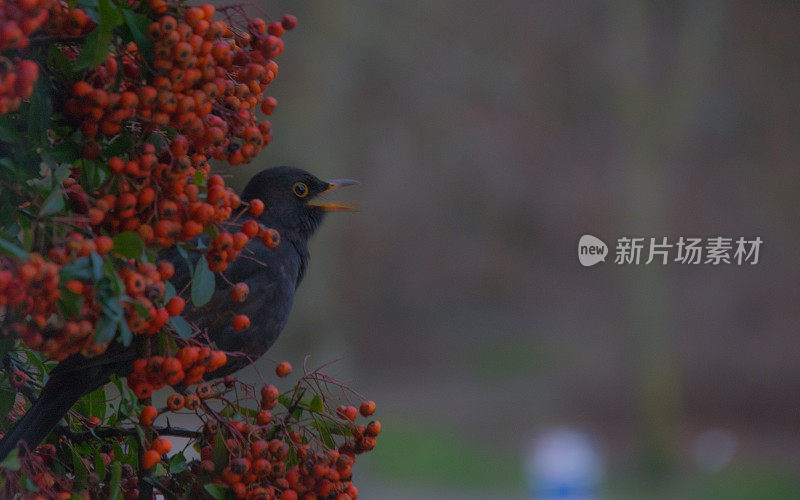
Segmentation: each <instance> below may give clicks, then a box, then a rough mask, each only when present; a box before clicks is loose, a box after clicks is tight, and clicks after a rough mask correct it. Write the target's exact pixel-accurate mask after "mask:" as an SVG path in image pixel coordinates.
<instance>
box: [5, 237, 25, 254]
mask: <svg viewBox="0 0 800 500" xmlns="http://www.w3.org/2000/svg"><path fill="white" fill-rule="evenodd" d="M0 253H3V254H6V255H8V256H10V257H16V258H18V259H27V258H28V252H26V251H25V250H23V249H21V248H20V247H18V246H17V245H15V244H14V243H11V242H10V241H8V240H5V239H3V238H0Z"/></svg>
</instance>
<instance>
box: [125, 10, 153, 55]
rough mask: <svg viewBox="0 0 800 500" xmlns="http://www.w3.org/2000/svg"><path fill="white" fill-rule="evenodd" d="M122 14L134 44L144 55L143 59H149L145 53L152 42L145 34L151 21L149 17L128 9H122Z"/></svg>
mask: <svg viewBox="0 0 800 500" xmlns="http://www.w3.org/2000/svg"><path fill="white" fill-rule="evenodd" d="M122 16H123V17H124V18H125V25H126V26H127V27H128V29H129V30H130V31H131V35H132V37H133V41H134V42H136V46H137V47H138V48H139V50H140V51H141V52H142V54H143V55H144V56H145V59H149V58H148V57H147V55H148V54H149V53H150V52H151V50H152V46H153V44H152V42H151V41H150V38H149V37H148V36H147V28H148V27H149V26H150V23H152V22H153V21H152V20H151V19H150V18H149V17H146V16H143V15H141V14H137V13H136V12H134V11H132V10H130V9H122Z"/></svg>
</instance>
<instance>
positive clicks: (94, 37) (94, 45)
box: [75, 26, 113, 69]
mask: <svg viewBox="0 0 800 500" xmlns="http://www.w3.org/2000/svg"><path fill="white" fill-rule="evenodd" d="M112 35H113V31H110V30H108V31H107V30H104V29H102V27H101V26H98V27H97V28H95V29H94V31H92V32H91V33H89V36H87V37H86V42H85V43H84V45H83V49H82V50H81V54H80V55H79V56H78V59H77V60H76V61H75V68H76V69H87V68H94V67H95V66H97V65H99V64H100V63H102V62H103V61H105V60H106V57H108V53H109V52H110V47H109V45H110V44H111V37H112Z"/></svg>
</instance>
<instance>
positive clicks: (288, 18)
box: [281, 14, 297, 30]
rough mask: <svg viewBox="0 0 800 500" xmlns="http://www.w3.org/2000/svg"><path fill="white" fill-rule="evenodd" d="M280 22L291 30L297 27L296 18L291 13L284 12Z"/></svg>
mask: <svg viewBox="0 0 800 500" xmlns="http://www.w3.org/2000/svg"><path fill="white" fill-rule="evenodd" d="M281 24H282V25H283V27H284V28H286V29H287V30H293V29H295V28H296V27H297V18H296V17H294V16H293V15H291V14H286V15H285V16H283V19H281Z"/></svg>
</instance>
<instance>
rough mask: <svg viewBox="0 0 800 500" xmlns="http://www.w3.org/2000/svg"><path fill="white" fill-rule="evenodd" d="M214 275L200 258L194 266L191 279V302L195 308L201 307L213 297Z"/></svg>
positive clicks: (204, 260) (206, 263)
mask: <svg viewBox="0 0 800 500" xmlns="http://www.w3.org/2000/svg"><path fill="white" fill-rule="evenodd" d="M214 286H215V281H214V273H212V272H211V270H210V269H209V268H208V262H207V261H206V259H204V258H202V257H201V258H200V259H199V260H198V261H197V265H196V266H195V270H194V275H193V277H192V302H193V303H194V305H195V307H201V306H204V305H205V304H207V303H208V301H209V300H211V296H212V295H214Z"/></svg>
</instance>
